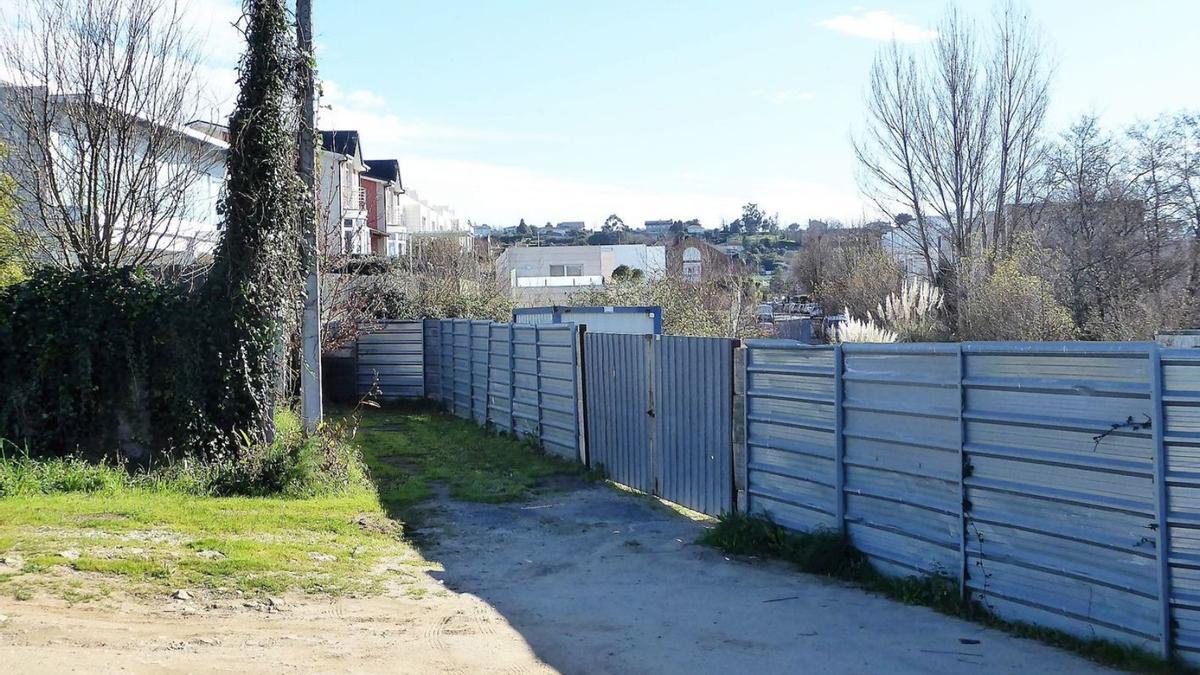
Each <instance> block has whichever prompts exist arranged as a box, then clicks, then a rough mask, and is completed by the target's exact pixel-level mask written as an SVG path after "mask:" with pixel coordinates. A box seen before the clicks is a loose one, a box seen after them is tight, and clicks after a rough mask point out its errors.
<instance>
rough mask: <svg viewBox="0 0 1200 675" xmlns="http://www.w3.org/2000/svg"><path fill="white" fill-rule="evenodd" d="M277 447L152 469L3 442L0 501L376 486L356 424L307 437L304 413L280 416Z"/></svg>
mask: <svg viewBox="0 0 1200 675" xmlns="http://www.w3.org/2000/svg"><path fill="white" fill-rule="evenodd" d="M275 423H276V425H277V428H278V430H279V432H278V433H277V434H276V437H275V441H274V442H272V443H270V444H267V445H255V446H252V447H249V448H246V449H244V451H243V452H242V453H241V454H240V456H239V457H238V458H236V459H225V460H217V461H207V462H206V461H197V460H195V459H192V458H184V459H181V460H179V461H174V462H171V463H169V464H164V465H162V466H158V467H152V468H134V467H131V466H130V465H128V464H125V463H122V462H120V461H119V460H115V461H114V460H108V461H105V460H102V461H99V462H95V461H87V460H85V459H84V458H82V457H79V456H70V457H51V458H43V459H38V458H34V457H32V456H31V455H30V454H29V453H28V452H27V451H26V450H25V449H23V448H19V447H18V446H15V445H13V444H11V443H8V442H5V441H0V498H2V497H12V496H18V495H33V494H51V493H57V492H85V493H99V492H112V491H116V490H126V489H138V490H147V491H152V492H168V493H176V494H187V495H196V496H216V497H232V496H248V497H266V496H282V497H295V498H305V497H316V496H321V495H329V494H340V493H345V492H353V491H356V490H359V489H367V488H369V486H370V481H369V479H368V476H367V472H366V469H365V468H364V465H363V463H362V458H361V455H360V453H359V451H358V449H357V448H356V447H355V446H354V445H353V444H352V443H350V439H349V434H350V433H352V431H353V427H352V426H351V425H350V423H343V422H339V423H334V424H332V425H328V426H326V427H325V428H324V429H322V432H321V433H319V434H316V435H308V434H305V433H304V432H303V431H302V430H301V428H300V423H299V421H298V419H297V418H296V415H295V414H294V413H292V412H291V411H283V412H281V413H279V414H277V415H276V416H275Z"/></svg>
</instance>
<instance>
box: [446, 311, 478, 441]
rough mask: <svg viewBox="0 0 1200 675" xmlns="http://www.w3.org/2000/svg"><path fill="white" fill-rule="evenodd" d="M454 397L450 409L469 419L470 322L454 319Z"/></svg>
mask: <svg viewBox="0 0 1200 675" xmlns="http://www.w3.org/2000/svg"><path fill="white" fill-rule="evenodd" d="M451 349H452V352H451V353H452V355H453V356H452V358H453V367H452V371H453V378H454V398H453V403H452V408H451V411H452V412H453V413H454V414H455V415H457V416H458V417H462V418H465V419H471V418H472V415H471V399H472V393H473V392H472V390H471V322H470V321H469V320H466V319H455V320H454V339H453V342H452V347H451Z"/></svg>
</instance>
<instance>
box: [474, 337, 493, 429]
mask: <svg viewBox="0 0 1200 675" xmlns="http://www.w3.org/2000/svg"><path fill="white" fill-rule="evenodd" d="M491 325H492V322H491V321H472V322H471V416H472V418H474V420H475V422H476V423H477V424H487V421H488V378H489V376H490V372H489V370H488V361H489V358H488V357H489V356H490V355H491V354H490V353H491V344H490V343H491V335H492V331H491Z"/></svg>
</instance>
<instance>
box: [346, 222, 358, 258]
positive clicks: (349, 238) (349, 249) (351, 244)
mask: <svg viewBox="0 0 1200 675" xmlns="http://www.w3.org/2000/svg"><path fill="white" fill-rule="evenodd" d="M354 230H355V227H354V219H353V218H346V219H345V220H343V221H342V252H343V253H358V252H359V251H358V237H356V236H355V234H356V233H355V231H354Z"/></svg>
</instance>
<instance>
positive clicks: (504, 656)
mask: <svg viewBox="0 0 1200 675" xmlns="http://www.w3.org/2000/svg"><path fill="white" fill-rule="evenodd" d="M438 512H439V515H437V516H436V517H435V519H434V520H433V521H431V523H430V524H429V526H428V527H427V530H428V532H425V534H427V535H429V537H430V538H431V539H432V541H431V543H429V544H427V545H426V546H425V549H424V553H425V555H426V557H428V558H430V559H432V560H437V561H440V562H441V563H442V564H443V565H444V568H445V571H444V572H437V573H431V574H428V575H425V576H423V577H422V578H421V579H418V580H417V581H416V582H415V583H414V584H412V585H410V586H408V587H407V588H406V589H405V590H400V589H397V590H396V591H395V592H393V593H390V594H388V595H386V596H383V597H373V598H344V599H338V600H320V599H312V598H304V597H303V596H288V597H285V598H283V599H282V603H281V607H279V608H275V607H271V606H268V605H264V604H261V603H254V602H245V601H241V600H236V599H223V600H213V599H209V598H205V597H202V596H200V595H199V594H197V597H195V598H193V599H192V600H189V601H180V600H164V601H163V602H162V603H161V604H158V605H148V604H145V603H144V602H135V601H127V600H110V601H105V603H102V604H83V605H76V606H74V607H71V606H68V605H66V604H65V603H55V602H52V601H43V600H34V601H27V602H17V601H14V600H12V599H11V598H4V599H0V615H4V616H5V617H6V618H5V619H4V620H2V621H0V671H3V672H6V673H7V672H22V673H24V672H29V673H63V672H180V673H183V672H188V673H192V672H237V673H259V672H271V673H279V672H356V673H360V672H372V673H384V672H387V673H435V672H455V673H537V672H554V671H559V672H564V673H641V672H644V673H729V672H755V673H804V672H814V673H881V672H887V673H961V672H966V671H970V672H977V673H1018V672H1020V673H1027V672H1038V673H1084V672H1101V669H1100V668H1098V667H1097V666H1095V665H1094V664H1091V663H1089V662H1087V661H1083V660H1081V659H1079V658H1077V657H1074V656H1072V655H1070V654H1067V653H1064V652H1061V651H1058V650H1055V649H1053V648H1050V647H1046V646H1043V645H1041V644H1038V643H1035V642H1030V641H1026V640H1019V639H1016V638H1012V637H1009V636H1007V635H1005V634H1003V633H999V632H996V631H992V630H987V629H984V628H981V627H979V626H976V625H973V624H970V623H966V622H963V621H959V620H956V619H951V618H948V617H945V616H941V615H939V614H936V613H934V612H933V611H930V610H927V609H924V608H919V607H908V606H904V605H900V604H897V603H893V602H890V601H888V600H885V599H883V598H879V597H875V596H872V595H870V594H867V593H864V592H862V591H860V590H858V589H854V588H850V587H845V586H843V585H841V584H837V583H834V582H829V581H826V580H823V579H819V578H815V577H811V576H807V575H802V574H797V573H795V572H793V571H792V570H790V569H788V568H787V567H785V566H783V565H780V564H775V563H763V562H754V561H737V560H728V559H726V558H724V557H723V556H722V555H721V554H720V553H718V552H716V551H714V550H711V549H708V548H705V547H702V546H698V545H696V544H694V543H693V542H694V541H695V538H696V536H697V535H698V533H699V532H700V529H701V527H702V525H701V524H698V523H695V522H692V521H689V520H687V519H685V518H681V517H679V516H677V515H675V514H673V513H670V512H669V511H667V510H666V509H664V508H663V507H661V506H658V505H656V504H654V503H651V502H650V501H649V500H646V499H644V498H640V497H635V496H630V495H625V494H621V493H619V492H618V491H616V490H613V489H610V488H606V487H600V486H583V485H575V486H573V487H572V489H569V490H567V491H564V492H559V493H553V494H549V495H546V496H545V497H543V498H540V499H538V500H536V501H534V502H530V503H524V504H508V505H483V504H464V503H456V502H450V501H446V500H443V501H442V503H441V505H440V509H439V510H438Z"/></svg>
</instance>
